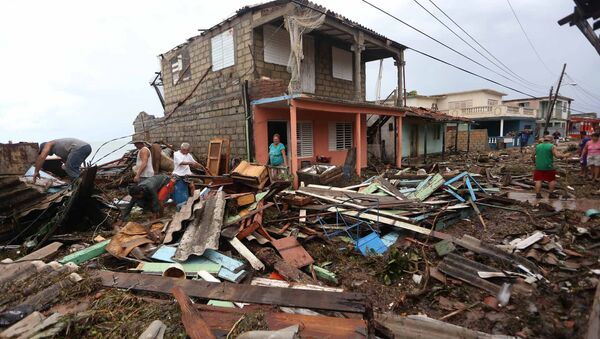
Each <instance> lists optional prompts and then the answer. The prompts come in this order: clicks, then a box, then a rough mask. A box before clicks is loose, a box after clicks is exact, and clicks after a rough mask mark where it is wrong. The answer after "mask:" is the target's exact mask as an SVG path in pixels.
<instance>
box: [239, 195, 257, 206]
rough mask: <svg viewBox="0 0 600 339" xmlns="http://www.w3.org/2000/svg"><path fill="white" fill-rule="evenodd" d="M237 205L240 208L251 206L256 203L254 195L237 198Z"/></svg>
mask: <svg viewBox="0 0 600 339" xmlns="http://www.w3.org/2000/svg"><path fill="white" fill-rule="evenodd" d="M235 201H236V204H237V205H238V206H240V207H241V206H247V205H250V204H252V203H254V202H255V201H256V199H255V197H254V194H252V193H244V194H242V195H240V196H238V197H236V198H235Z"/></svg>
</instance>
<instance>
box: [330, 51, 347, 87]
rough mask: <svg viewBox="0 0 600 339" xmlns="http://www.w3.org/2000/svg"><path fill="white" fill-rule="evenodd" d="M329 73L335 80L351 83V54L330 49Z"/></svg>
mask: <svg viewBox="0 0 600 339" xmlns="http://www.w3.org/2000/svg"><path fill="white" fill-rule="evenodd" d="M331 73H332V76H333V77H334V78H336V79H342V80H348V81H352V52H350V51H346V50H343V49H341V48H337V47H331Z"/></svg>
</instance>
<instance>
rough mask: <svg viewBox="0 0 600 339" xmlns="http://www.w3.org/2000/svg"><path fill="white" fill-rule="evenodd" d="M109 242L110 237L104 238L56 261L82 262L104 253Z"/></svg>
mask: <svg viewBox="0 0 600 339" xmlns="http://www.w3.org/2000/svg"><path fill="white" fill-rule="evenodd" d="M109 242H110V239H107V240H104V241H103V242H99V243H97V244H95V245H92V246H90V247H87V248H84V249H82V250H80V251H77V252H75V253H71V254H69V255H67V256H65V257H64V258H62V259H60V260H59V261H58V262H59V263H61V264H66V263H69V262H72V263H74V264H76V265H79V264H82V263H84V262H86V261H88V260H91V259H94V258H96V257H98V256H100V255H101V254H104V253H106V249H105V247H106V245H108V243H109Z"/></svg>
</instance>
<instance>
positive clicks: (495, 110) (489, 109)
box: [443, 105, 537, 118]
mask: <svg viewBox="0 0 600 339" xmlns="http://www.w3.org/2000/svg"><path fill="white" fill-rule="evenodd" d="M443 112H445V113H448V114H450V115H452V116H458V117H467V118H493V117H506V116H509V117H527V118H535V117H536V116H537V110H536V109H533V108H525V107H515V106H507V105H494V106H476V107H468V108H460V109H451V110H446V111H443Z"/></svg>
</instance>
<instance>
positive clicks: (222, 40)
mask: <svg viewBox="0 0 600 339" xmlns="http://www.w3.org/2000/svg"><path fill="white" fill-rule="evenodd" d="M210 45H211V54H212V66H213V68H212V70H213V71H218V70H220V69H223V68H227V67H230V66H233V65H235V52H234V45H233V28H230V29H228V30H226V31H225V32H223V33H221V34H219V35H215V36H214V37H212V39H210Z"/></svg>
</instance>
